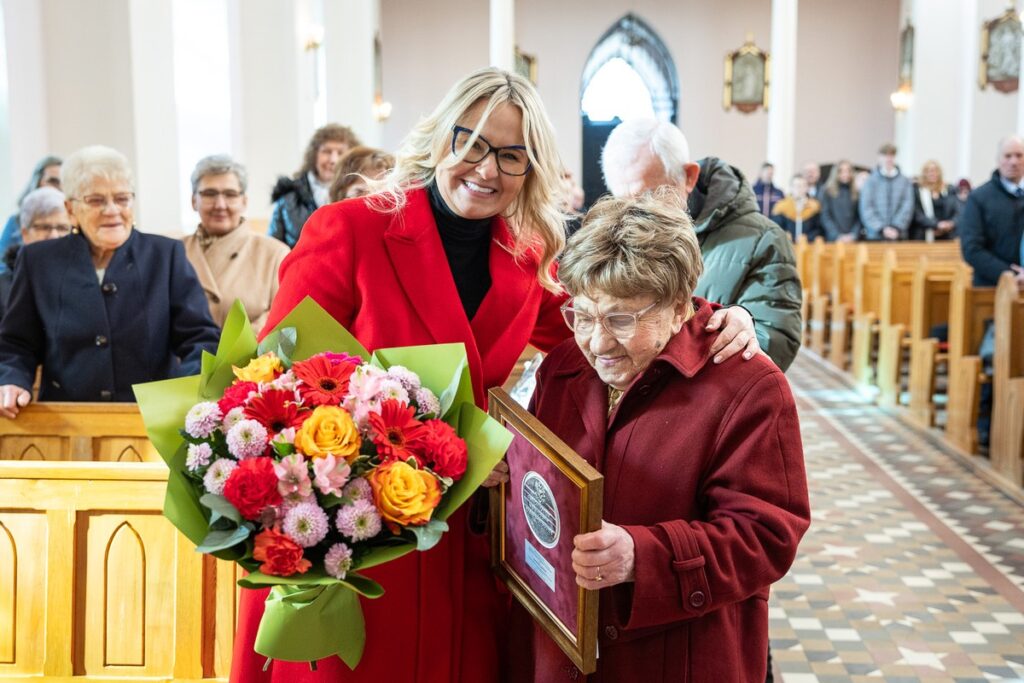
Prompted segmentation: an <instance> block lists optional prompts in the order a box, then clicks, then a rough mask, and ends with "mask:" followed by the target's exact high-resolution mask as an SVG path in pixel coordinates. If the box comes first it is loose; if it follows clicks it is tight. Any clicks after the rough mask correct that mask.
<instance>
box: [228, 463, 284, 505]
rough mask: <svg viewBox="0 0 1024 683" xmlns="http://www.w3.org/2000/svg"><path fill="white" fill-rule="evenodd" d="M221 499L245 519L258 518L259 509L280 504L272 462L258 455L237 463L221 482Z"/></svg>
mask: <svg viewBox="0 0 1024 683" xmlns="http://www.w3.org/2000/svg"><path fill="white" fill-rule="evenodd" d="M224 497H225V498H227V499H228V502H230V503H231V504H232V505H234V506H235V508H236V509H237V510H238V512H239V513H240V514H241V515H242V516H243V517H245V518H246V519H259V518H260V513H261V512H263V508H265V507H267V506H269V505H280V504H281V494H280V493H279V492H278V490H277V474H276V473H275V472H274V461H273V460H271V459H270V458H266V457H262V456H261V457H258V458H249V459H247V460H243V461H242V462H240V463H238V467H236V468H235V469H233V470H231V474H229V475H228V480H227V481H226V482H224Z"/></svg>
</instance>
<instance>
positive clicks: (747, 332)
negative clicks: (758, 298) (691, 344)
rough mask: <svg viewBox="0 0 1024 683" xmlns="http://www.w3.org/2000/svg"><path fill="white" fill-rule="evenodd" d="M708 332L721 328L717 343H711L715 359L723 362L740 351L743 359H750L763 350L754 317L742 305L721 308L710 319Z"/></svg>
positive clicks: (717, 361)
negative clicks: (755, 329)
mask: <svg viewBox="0 0 1024 683" xmlns="http://www.w3.org/2000/svg"><path fill="white" fill-rule="evenodd" d="M706 329H707V330H708V332H714V331H715V330H718V329H721V332H720V333H719V335H718V338H717V339H715V343H714V344H712V345H711V353H713V354H715V357H714V361H715V362H716V363H721V362H722V361H724V360H727V359H729V358H732V357H733V356H735V355H736V354H737V353H739V352H740V351H742V352H743V360H750V359H751V358H753V357H754V355H755V354H757V353H758V352H759V351H760V350H761V345H760V344H758V343H757V334H756V333H755V332H754V318H753V317H752V316H751V315H750V313H748V312H747V309H745V308H743V307H742V306H729V307H728V308H720V309H718V310H717V311H715V312H714V313H712V314H711V318H710V319H708V326H707V328H706Z"/></svg>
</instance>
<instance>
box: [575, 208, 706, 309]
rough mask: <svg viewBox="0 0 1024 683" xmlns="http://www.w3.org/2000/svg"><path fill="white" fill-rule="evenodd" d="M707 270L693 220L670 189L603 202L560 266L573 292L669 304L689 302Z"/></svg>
mask: <svg viewBox="0 0 1024 683" xmlns="http://www.w3.org/2000/svg"><path fill="white" fill-rule="evenodd" d="M703 272H704V261H703V260H702V259H701V254H700V245H699V244H698V243H697V235H696V233H695V232H694V231H693V222H692V221H691V220H690V217H689V215H688V214H687V213H686V211H685V209H684V208H683V206H682V204H681V202H680V201H679V198H678V195H677V194H676V193H674V192H671V191H670V190H665V189H662V190H658V191H657V192H653V193H644V194H642V195H640V196H639V197H630V198H621V199H620V198H616V197H605V198H603V199H601V200H600V201H598V202H597V203H596V204H594V206H593V207H592V208H591V209H590V211H588V212H587V215H586V216H585V217H584V218H583V225H582V227H581V228H580V229H579V231H577V232H576V233H575V234H574V235H573V236H572V237H571V238H570V239H569V243H568V244H567V245H566V247H565V252H564V253H563V254H562V258H561V260H560V262H559V265H558V277H559V279H560V280H561V281H562V285H563V286H564V287H565V290H566V291H567V292H568V293H569V294H570V295H571V296H578V295H581V294H582V295H584V296H590V295H593V294H594V293H595V292H603V293H605V294H609V295H611V296H614V297H619V298H623V299H626V298H630V297H634V296H639V295H642V294H653V295H654V296H655V297H657V299H658V300H659V301H661V302H664V303H668V302H675V301H680V300H689V298H690V297H691V296H693V291H694V289H696V287H697V280H698V279H699V278H700V276H701V273H703Z"/></svg>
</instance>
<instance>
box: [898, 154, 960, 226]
mask: <svg viewBox="0 0 1024 683" xmlns="http://www.w3.org/2000/svg"><path fill="white" fill-rule="evenodd" d="M959 213H960V202H959V201H958V200H957V194H956V188H954V187H953V186H952V185H947V184H946V183H945V181H944V180H943V179H942V167H940V166H939V162H937V161H926V162H924V166H923V167H922V168H921V178H920V180H919V181H918V182H917V184H916V185H915V186H914V220H913V222H912V223H911V224H910V239H912V240H925V241H928V242H931V241H933V240H951V239H953V238H954V237H956V217H957V215H959Z"/></svg>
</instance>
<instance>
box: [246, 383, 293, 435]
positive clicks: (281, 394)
mask: <svg viewBox="0 0 1024 683" xmlns="http://www.w3.org/2000/svg"><path fill="white" fill-rule="evenodd" d="M307 414H308V411H302V410H300V408H299V405H298V404H297V403H296V402H295V392H292V391H285V390H284V389H264V390H263V391H262V392H260V393H259V395H257V396H253V397H252V399H250V400H249V405H247V406H246V407H245V416H246V417H247V418H249V419H250V420H256V421H257V422H259V423H260V424H261V425H263V426H264V427H266V428H267V431H268V432H270V433H271V434H277V433H278V432H280V431H282V430H285V429H288V428H289V427H295V428H296V429H298V428H299V427H301V426H302V423H303V421H305V419H306V415H307Z"/></svg>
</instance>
